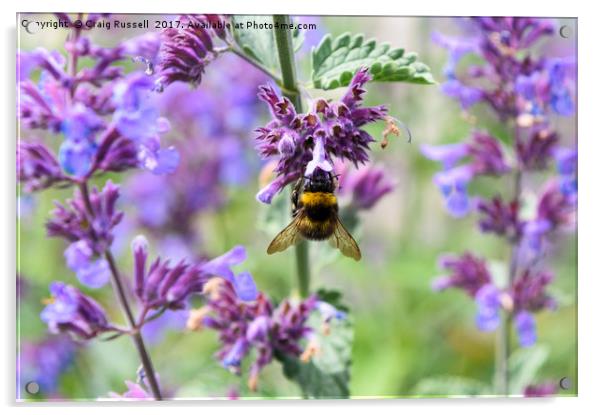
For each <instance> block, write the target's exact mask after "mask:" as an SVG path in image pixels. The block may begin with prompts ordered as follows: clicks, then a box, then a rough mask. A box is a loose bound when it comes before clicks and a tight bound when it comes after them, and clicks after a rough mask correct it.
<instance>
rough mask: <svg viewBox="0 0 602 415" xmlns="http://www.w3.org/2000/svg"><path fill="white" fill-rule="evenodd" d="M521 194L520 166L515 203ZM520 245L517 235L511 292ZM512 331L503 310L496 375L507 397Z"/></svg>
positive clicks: (507, 312) (499, 389)
mask: <svg viewBox="0 0 602 415" xmlns="http://www.w3.org/2000/svg"><path fill="white" fill-rule="evenodd" d="M521 193H522V171H521V167H520V166H518V167H517V170H516V172H515V174H514V189H513V199H512V200H513V201H514V200H516V201H517V202H518V203H519V204H520V201H521ZM519 243H520V235H516V236H515V237H514V238H513V239H512V240H511V244H512V246H511V252H510V260H509V264H508V283H507V289H508V290H510V289H511V288H512V284H513V283H514V279H515V278H516V270H517V265H518V259H517V255H518V245H519ZM511 329H512V311H511V310H503V311H502V323H501V324H500V328H499V330H498V333H497V340H496V342H497V343H496V350H495V351H496V353H495V354H496V363H495V373H496V376H495V377H496V379H495V384H496V390H497V393H498V394H499V395H504V396H507V395H508V394H509V392H510V387H509V383H510V374H509V371H508V358H509V357H510V353H511V350H510V333H511Z"/></svg>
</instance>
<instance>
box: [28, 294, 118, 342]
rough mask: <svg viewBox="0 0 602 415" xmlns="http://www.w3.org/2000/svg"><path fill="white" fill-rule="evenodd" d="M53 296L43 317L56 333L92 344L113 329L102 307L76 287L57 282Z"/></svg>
mask: <svg viewBox="0 0 602 415" xmlns="http://www.w3.org/2000/svg"><path fill="white" fill-rule="evenodd" d="M50 294H51V296H52V297H51V298H50V300H48V305H47V306H46V308H44V310H42V313H41V314H40V317H41V319H42V321H43V322H44V323H46V324H47V325H48V328H49V329H50V331H51V332H52V333H58V332H63V331H64V332H68V333H70V334H73V335H75V336H76V337H79V338H82V339H85V340H88V339H91V338H93V337H96V336H97V335H99V334H100V333H103V332H105V331H109V330H112V329H113V327H112V326H111V325H110V324H109V323H108V321H107V316H106V314H105V311H104V310H103V309H102V307H101V306H100V305H99V304H98V303H96V301H94V300H93V299H92V298H90V297H88V296H86V295H84V294H82V292H81V291H79V290H78V289H77V288H75V287H73V286H72V285H67V284H64V283H62V282H53V283H52V284H50Z"/></svg>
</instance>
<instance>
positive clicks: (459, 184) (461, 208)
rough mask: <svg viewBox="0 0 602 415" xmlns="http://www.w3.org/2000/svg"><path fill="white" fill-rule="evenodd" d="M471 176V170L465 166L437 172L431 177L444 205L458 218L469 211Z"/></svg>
mask: <svg viewBox="0 0 602 415" xmlns="http://www.w3.org/2000/svg"><path fill="white" fill-rule="evenodd" d="M472 178H473V172H472V171H471V170H470V168H469V167H467V166H460V167H455V168H453V169H450V170H445V171H442V172H439V173H437V174H436V175H435V177H434V178H433V181H434V182H435V184H436V185H437V186H438V187H439V190H440V191H441V194H442V195H443V198H444V199H445V207H446V209H447V211H448V212H449V214H450V215H452V216H454V217H457V218H460V217H463V216H466V215H467V214H468V213H469V212H470V211H471V209H472V203H471V200H470V197H469V195H468V184H469V183H470V181H471V180H472Z"/></svg>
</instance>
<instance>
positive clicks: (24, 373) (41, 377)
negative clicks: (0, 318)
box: [17, 336, 77, 399]
mask: <svg viewBox="0 0 602 415" xmlns="http://www.w3.org/2000/svg"><path fill="white" fill-rule="evenodd" d="M76 350H77V349H76V345H75V343H74V342H73V341H72V340H71V339H69V337H67V336H49V337H45V338H43V339H42V340H41V341H39V342H36V343H31V342H22V343H21V345H20V349H19V355H18V358H17V376H18V379H19V386H18V389H17V398H18V399H20V398H22V394H23V391H24V390H25V385H27V383H29V382H36V383H37V384H38V385H39V386H40V392H41V393H43V394H44V395H45V396H52V395H53V394H55V393H56V392H57V389H58V386H59V381H60V377H61V375H62V374H63V373H65V372H66V371H67V370H68V369H69V368H70V366H71V365H72V363H73V361H74V359H75V353H76Z"/></svg>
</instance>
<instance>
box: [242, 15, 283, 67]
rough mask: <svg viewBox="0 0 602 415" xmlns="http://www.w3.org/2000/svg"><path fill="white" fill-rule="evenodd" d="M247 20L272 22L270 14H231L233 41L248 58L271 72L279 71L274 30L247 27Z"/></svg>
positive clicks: (264, 22)
mask: <svg viewBox="0 0 602 415" xmlns="http://www.w3.org/2000/svg"><path fill="white" fill-rule="evenodd" d="M247 22H254V23H257V24H258V25H261V24H271V23H273V21H272V17H271V16H267V15H266V16H237V15H234V16H232V34H233V36H234V41H235V42H236V44H237V45H238V46H239V47H240V49H241V50H242V51H243V52H244V53H245V55H247V56H248V57H249V58H251V59H253V60H254V61H256V62H257V63H259V64H261V65H263V66H265V67H266V68H267V69H269V70H270V71H272V73H275V74H279V73H280V63H279V62H278V53H277V52H276V39H275V38H274V32H273V31H272V30H269V29H256V28H253V27H249V28H247Z"/></svg>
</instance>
